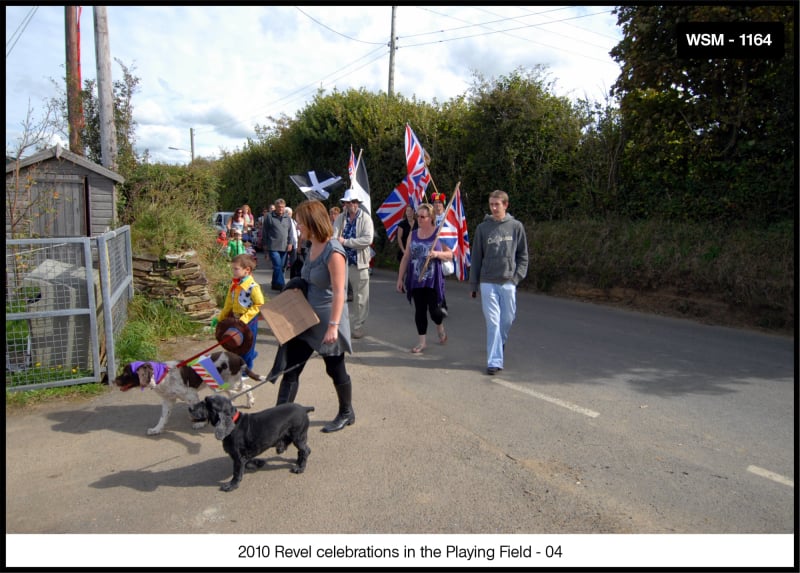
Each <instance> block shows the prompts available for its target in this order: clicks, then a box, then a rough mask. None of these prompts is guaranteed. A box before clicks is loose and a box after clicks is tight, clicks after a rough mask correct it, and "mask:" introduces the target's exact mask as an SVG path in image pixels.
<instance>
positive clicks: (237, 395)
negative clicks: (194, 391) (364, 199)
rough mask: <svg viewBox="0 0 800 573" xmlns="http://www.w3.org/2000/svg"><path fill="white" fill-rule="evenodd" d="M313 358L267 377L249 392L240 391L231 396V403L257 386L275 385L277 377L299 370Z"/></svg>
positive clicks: (310, 357)
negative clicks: (270, 383)
mask: <svg viewBox="0 0 800 573" xmlns="http://www.w3.org/2000/svg"><path fill="white" fill-rule="evenodd" d="M313 357H314V355H313V354H312V355H311V356H309V357H308V358H306V359H305V360H303V361H302V362H299V363H297V364H295V365H294V366H290V367H289V368H284V369H283V370H281V371H280V372H278V373H277V374H273V375H272V376H268V377H267V379H266V380H262V381H261V382H259V383H258V384H256V385H255V386H253V387H251V388H250V389H249V390H244V391H242V392H239V393H238V394H233V395H231V402H233V401H234V400H235V399H236V398H238V397H239V396H241V395H242V394H247V393H248V392H252V391H253V390H255V389H256V388H258V387H259V386H263V385H264V384H266V383H267V382H272V383H273V384H275V382H277V381H278V377H279V376H283V375H284V374H286V373H287V372H291V371H292V370H295V369H296V368H300V367H301V366H303V365H304V364H305V363H306V362H308V361H309V360H311V359H312V358H313Z"/></svg>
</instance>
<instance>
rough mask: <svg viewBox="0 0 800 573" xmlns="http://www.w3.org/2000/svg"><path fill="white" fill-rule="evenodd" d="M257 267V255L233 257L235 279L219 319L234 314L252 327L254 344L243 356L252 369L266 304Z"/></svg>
mask: <svg viewBox="0 0 800 573" xmlns="http://www.w3.org/2000/svg"><path fill="white" fill-rule="evenodd" d="M255 268H256V258H255V257H253V256H251V255H247V254H241V255H236V256H235V257H233V260H231V271H232V272H233V280H232V281H231V287H230V288H229V289H228V294H227V296H226V297H225V306H223V307H222V311H220V313H219V316H218V319H219V320H220V321H222V320H223V319H225V318H227V317H228V316H229V315H231V314H232V315H233V316H235V317H236V318H238V319H239V320H241V321H242V322H243V323H245V324H246V325H247V326H248V328H250V331H251V332H252V333H253V346H252V347H251V348H250V350H248V351H247V354H245V355H244V356H242V358H243V359H244V362H245V364H247V367H248V368H250V369H252V368H253V361H254V360H255V359H256V356H258V352H256V334H258V317H259V316H260V313H261V305H263V304H264V294H263V293H262V292H261V287H260V286H259V284H258V283H257V282H256V280H255V279H254V278H253V271H254V270H255Z"/></svg>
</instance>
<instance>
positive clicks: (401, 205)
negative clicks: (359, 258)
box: [377, 177, 414, 241]
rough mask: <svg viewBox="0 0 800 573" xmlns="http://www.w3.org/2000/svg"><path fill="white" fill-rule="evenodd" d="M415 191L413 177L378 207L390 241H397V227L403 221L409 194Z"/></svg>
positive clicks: (399, 186)
mask: <svg viewBox="0 0 800 573" xmlns="http://www.w3.org/2000/svg"><path fill="white" fill-rule="evenodd" d="M413 190H414V182H413V181H412V180H411V177H406V178H405V179H403V180H402V181H401V182H400V183H399V184H398V185H397V187H395V188H394V189H393V190H392V192H391V193H389V196H388V197H387V198H386V201H384V202H383V203H381V206H380V207H378V210H377V214H378V217H379V218H380V220H381V223H383V226H384V227H385V228H386V234H387V235H389V240H390V241H394V240H395V235H396V234H397V225H398V224H399V223H400V221H402V220H403V215H404V212H405V210H406V205H408V194H409V193H410V192H413Z"/></svg>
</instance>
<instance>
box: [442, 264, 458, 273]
mask: <svg viewBox="0 0 800 573" xmlns="http://www.w3.org/2000/svg"><path fill="white" fill-rule="evenodd" d="M454 272H456V265H455V264H454V263H453V261H442V274H443V275H444V276H446V277H447V276H450V275H452V274H453V273H454Z"/></svg>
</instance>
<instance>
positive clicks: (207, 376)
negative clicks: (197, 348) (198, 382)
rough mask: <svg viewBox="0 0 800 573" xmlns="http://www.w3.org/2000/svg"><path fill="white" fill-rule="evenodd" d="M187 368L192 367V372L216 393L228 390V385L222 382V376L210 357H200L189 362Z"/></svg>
mask: <svg viewBox="0 0 800 573" xmlns="http://www.w3.org/2000/svg"><path fill="white" fill-rule="evenodd" d="M187 366H191V368H192V370H194V371H195V372H197V374H198V375H199V376H200V378H202V379H203V382H205V383H206V384H207V385H208V387H209V388H211V389H212V390H214V391H215V392H219V391H220V390H227V388H228V385H227V384H225V382H224V381H223V380H222V376H221V375H220V373H219V370H217V367H216V365H215V364H214V361H213V360H211V357H210V356H200V357H199V358H197V359H195V360H192V361H191V362H189V363H188V364H187Z"/></svg>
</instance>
